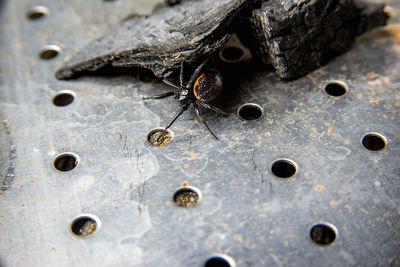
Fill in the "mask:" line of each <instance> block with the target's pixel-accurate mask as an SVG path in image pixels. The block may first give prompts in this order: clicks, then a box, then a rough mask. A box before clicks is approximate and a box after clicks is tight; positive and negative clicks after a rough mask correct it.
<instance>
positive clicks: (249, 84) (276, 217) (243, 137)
mask: <svg viewBox="0 0 400 267" xmlns="http://www.w3.org/2000/svg"><path fill="white" fill-rule="evenodd" d="M157 2H158V1H152V2H150V1H144V0H143V1H128V0H118V1H94V0H90V1H89V0H88V1H78V0H75V1H50V0H49V1H46V0H41V1H39V2H35V3H32V1H22V0H21V1H5V0H3V1H0V12H1V13H0V16H1V17H0V25H1V26H0V28H1V39H0V64H1V65H0V116H1V119H2V121H3V122H2V127H1V128H0V149H1V150H0V175H1V176H0V182H1V194H0V265H1V266H72V265H75V266H119V265H127V266H202V265H203V264H204V262H205V261H206V260H207V259H208V258H209V257H210V256H212V255H214V254H226V255H229V256H230V257H232V259H233V260H234V261H235V263H236V265H237V266H289V265H290V266H294V265H297V266H310V265H314V266H344V265H348V266H355V265H362V266H377V265H383V266H390V265H393V266H397V265H398V264H399V260H400V259H399V257H400V256H399V254H400V252H399V251H400V231H399V227H400V209H399V204H400V181H399V178H400V158H399V153H400V146H399V145H400V120H399V115H400V110H399V106H400V90H399V88H400V72H399V69H400V60H399V59H400V24H399V22H400V19H399V15H395V16H394V17H393V18H392V20H391V25H389V26H387V27H386V28H384V29H380V30H377V31H374V32H372V33H370V34H368V35H366V36H364V37H363V38H361V39H360V40H359V41H358V42H357V43H356V44H355V45H354V47H353V48H352V49H351V50H350V51H349V52H348V53H346V54H344V55H342V56H340V57H338V58H337V59H335V60H334V61H332V62H330V63H329V64H328V65H327V66H325V67H322V68H321V69H320V70H317V71H315V72H313V73H311V74H310V75H307V76H306V77H303V78H300V79H298V80H295V81H281V80H279V79H278V78H277V77H276V76H275V74H274V73H272V72H271V70H269V69H263V68H260V69H252V68H251V67H249V68H247V69H248V70H249V71H247V72H246V73H242V74H243V75H232V76H233V77H232V76H227V77H224V78H226V79H225V80H226V90H225V91H224V95H223V96H222V100H223V101H222V102H223V105H222V106H223V108H224V109H225V110H226V111H228V112H229V113H230V115H229V116H228V117H222V116H220V115H217V114H214V113H213V112H207V113H206V115H205V117H206V119H207V121H208V123H209V125H210V127H211V128H212V129H213V130H214V132H215V133H216V134H217V135H218V137H219V138H220V140H219V141H216V140H214V139H213V137H212V136H211V135H210V134H209V133H208V132H207V131H205V130H204V127H203V126H202V125H201V124H200V123H199V122H198V120H197V119H196V117H195V114H194V112H193V111H192V110H190V111H189V112H186V113H185V114H184V115H183V116H182V118H180V119H179V120H178V121H177V122H176V123H175V124H174V126H173V127H172V129H171V130H172V131H173V134H174V139H173V140H172V142H171V143H170V144H168V145H166V146H164V147H153V146H151V145H149V144H148V143H147V142H146V135H147V133H148V132H149V131H150V130H151V129H153V128H156V127H160V126H164V125H165V124H166V123H167V122H168V121H169V119H170V118H171V117H172V115H173V114H174V112H176V110H177V107H178V106H177V103H176V101H175V100H174V99H164V100H159V101H149V102H146V103H145V102H143V101H142V97H143V96H149V95H153V94H157V93H162V92H166V91H167V90H168V88H167V86H166V85H163V84H161V83H155V82H152V83H144V82H142V81H140V80H138V79H137V78H136V76H135V75H133V74H132V75H126V74H124V75H119V76H115V75H114V76H90V77H83V78H80V79H78V80H71V81H58V80H56V79H55V78H54V72H55V70H56V69H57V68H59V67H60V66H61V65H62V62H63V61H64V59H66V58H68V57H69V56H71V55H72V54H73V53H74V52H75V51H77V50H78V49H79V48H80V47H83V46H84V45H85V44H87V43H88V42H89V41H90V40H92V39H93V38H95V37H97V36H101V35H102V34H104V32H105V30H108V29H109V28H110V27H112V26H113V25H116V24H117V23H118V22H119V21H120V20H121V19H123V18H124V17H126V16H128V15H129V14H131V13H140V14H149V13H150V12H151V10H152V8H153V7H154V5H155V4H156V3H157ZM376 2H379V1H376ZM386 2H388V3H389V4H390V5H391V6H392V9H393V10H392V11H394V12H395V13H397V14H399V12H400V3H399V2H398V1H397V0H392V1H386ZM36 4H40V5H43V6H46V7H47V8H48V10H49V14H48V15H47V16H44V17H42V18H40V19H38V20H29V19H28V18H27V17H26V13H27V12H28V10H29V9H30V8H31V7H32V6H34V5H36ZM48 44H56V45H58V46H60V47H61V53H60V54H59V55H58V56H57V57H55V58H53V59H50V60H42V59H40V58H39V56H38V53H39V51H40V50H41V48H42V47H43V46H45V45H48ZM236 77H240V78H236ZM331 80H340V81H343V82H345V83H347V85H348V91H347V93H346V94H345V95H343V96H340V97H333V96H330V95H328V94H327V93H326V92H325V91H324V90H323V89H324V86H325V85H326V84H327V83H328V82H329V81H331ZM61 90H70V91H72V92H74V94H75V96H76V97H75V100H74V102H73V103H72V104H70V105H67V106H65V107H57V106H55V105H53V103H52V98H53V96H54V95H56V94H57V92H58V91H61ZM245 103H256V104H258V105H260V106H261V107H262V108H263V111H264V112H263V115H262V117H261V118H260V119H258V120H255V121H246V120H242V119H241V118H239V117H238V115H237V113H236V112H237V109H238V108H239V106H241V105H242V104H245ZM371 132H374V133H379V134H381V135H382V136H383V137H385V138H386V140H387V146H386V148H385V149H383V150H382V151H378V152H376V151H370V150H368V149H366V148H365V147H364V146H363V145H362V143H361V139H362V137H363V136H364V135H365V134H367V133H371ZM63 152H72V153H75V154H76V155H77V156H78V157H79V162H78V165H77V167H76V168H74V169H73V170H71V171H69V172H59V171H57V170H56V169H55V168H54V166H53V161H54V159H55V158H56V157H57V156H58V155H59V154H61V153H63ZM278 159H290V160H292V161H293V162H294V163H295V164H296V165H297V173H296V175H295V176H294V177H293V178H289V179H282V178H278V177H276V176H275V175H273V173H272V172H271V165H272V164H273V162H275V161H276V160H278ZM182 184H184V185H189V186H194V187H196V188H197V189H198V190H199V191H200V192H201V199H200V201H199V202H198V203H197V204H196V206H195V207H194V208H192V209H184V208H179V207H177V206H176V205H174V203H173V200H172V196H173V194H174V192H175V190H177V189H178V188H180V187H181V186H182ZM82 214H89V215H95V217H94V219H96V220H97V228H96V230H95V231H94V234H92V235H90V236H88V237H87V238H80V237H76V236H74V235H73V234H72V233H71V230H70V225H71V223H72V221H73V220H74V218H76V217H77V216H79V215H82ZM321 222H326V223H330V224H331V225H333V226H335V227H336V229H337V237H336V241H335V242H334V243H333V244H331V245H329V246H319V245H317V244H315V243H314V242H312V240H311V238H310V229H311V227H312V226H313V225H315V224H317V223H321Z"/></svg>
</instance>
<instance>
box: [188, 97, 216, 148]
mask: <svg viewBox="0 0 400 267" xmlns="http://www.w3.org/2000/svg"><path fill="white" fill-rule="evenodd" d="M193 106H194V110H195V111H196V114H197V117H199V119H200V121H201V122H202V123H203V124H204V126H206V128H207V130H208V131H209V132H210V133H211V134H212V136H214V137H215V139H217V140H218V137H217V136H216V135H215V134H214V133H213V131H211V129H210V127H208V124H207V122H206V120H205V119H204V118H203V116H201V113H200V110H199V107H198V106H197V104H196V102H193Z"/></svg>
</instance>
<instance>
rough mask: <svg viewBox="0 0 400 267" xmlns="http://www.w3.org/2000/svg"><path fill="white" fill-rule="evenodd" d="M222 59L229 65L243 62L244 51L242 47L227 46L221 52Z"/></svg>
mask: <svg viewBox="0 0 400 267" xmlns="http://www.w3.org/2000/svg"><path fill="white" fill-rule="evenodd" d="M219 55H220V58H221V60H222V61H224V62H227V63H236V62H239V61H241V60H242V58H243V56H244V51H243V50H242V49H241V48H240V47H236V46H227V47H225V48H223V49H222V51H221V52H220V54H219Z"/></svg>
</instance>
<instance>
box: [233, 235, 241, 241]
mask: <svg viewBox="0 0 400 267" xmlns="http://www.w3.org/2000/svg"><path fill="white" fill-rule="evenodd" d="M234 238H235V239H236V240H242V236H241V235H240V234H236V235H235V236H234Z"/></svg>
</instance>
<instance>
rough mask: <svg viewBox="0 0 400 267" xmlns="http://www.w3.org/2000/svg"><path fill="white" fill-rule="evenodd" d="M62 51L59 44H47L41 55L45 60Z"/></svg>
mask: <svg viewBox="0 0 400 267" xmlns="http://www.w3.org/2000/svg"><path fill="white" fill-rule="evenodd" d="M60 52H61V48H60V47H59V46H58V45H46V46H44V47H43V48H42V49H41V50H40V52H39V57H40V58H41V59H44V60H48V59H52V58H54V57H56V56H57V55H58V54H59V53H60Z"/></svg>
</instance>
